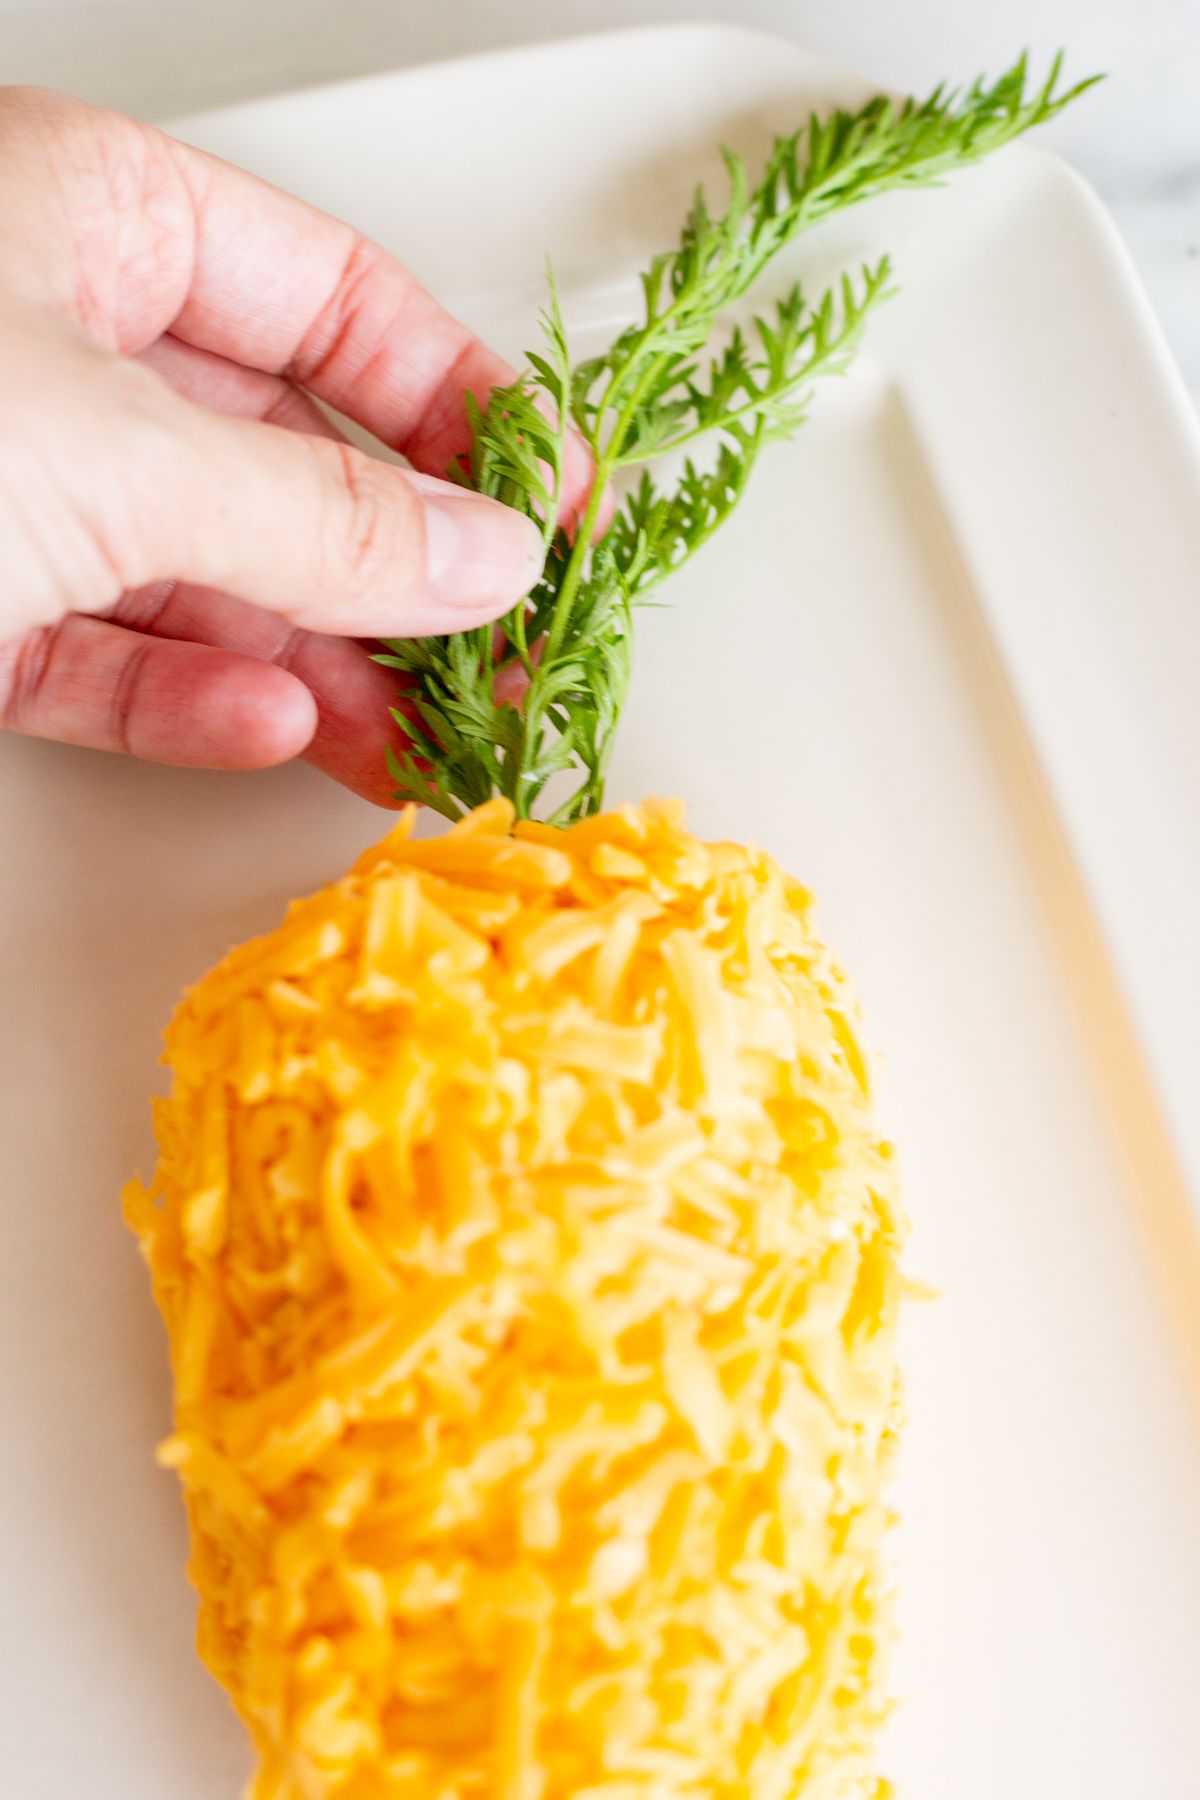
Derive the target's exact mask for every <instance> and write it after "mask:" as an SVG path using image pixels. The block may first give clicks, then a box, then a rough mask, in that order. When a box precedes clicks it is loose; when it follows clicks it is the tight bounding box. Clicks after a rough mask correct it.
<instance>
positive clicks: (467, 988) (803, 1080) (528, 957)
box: [126, 801, 904, 1800]
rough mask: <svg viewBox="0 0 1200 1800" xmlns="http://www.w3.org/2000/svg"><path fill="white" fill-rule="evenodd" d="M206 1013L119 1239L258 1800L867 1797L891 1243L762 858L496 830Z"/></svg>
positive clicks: (861, 1132)
mask: <svg viewBox="0 0 1200 1800" xmlns="http://www.w3.org/2000/svg"><path fill="white" fill-rule="evenodd" d="M412 824H413V821H412V818H411V816H409V815H405V816H404V817H403V818H402V819H401V820H400V822H399V824H398V826H397V828H396V829H395V830H394V831H393V832H392V833H391V834H390V835H389V836H388V837H387V838H385V839H384V841H383V842H382V843H381V844H380V845H378V846H377V847H375V848H374V849H373V850H371V851H369V852H368V853H367V854H366V855H365V856H363V857H362V858H361V859H360V861H359V862H358V864H357V865H356V866H355V868H354V869H353V870H351V871H350V873H349V874H347V875H346V876H345V877H343V878H342V879H341V880H339V881H336V882H334V883H333V884H332V885H330V886H329V887H327V888H325V889H324V890H323V891H322V892H320V893H318V894H315V895H313V896H312V897H311V898H309V899H307V900H303V901H300V902H298V903H296V904H295V905H294V906H293V907H292V908H291V910H290V911H289V913H288V915H287V918H286V919H285V920H284V921H283V923H282V924H281V925H280V926H279V928H278V929H277V930H276V931H275V932H273V933H271V934H270V935H269V936H267V937H265V938H262V939H259V940H258V941H257V942H255V943H252V944H249V945H247V946H245V947H243V948H241V949H238V950H235V951H233V952H232V953H231V955H229V956H228V957H227V958H226V959H225V961H224V962H223V963H221V964H220V966H219V967H217V968H216V969H214V970H213V971H212V973H211V974H209V975H208V976H207V977H206V978H205V979H204V980H203V981H202V982H200V984H199V985H198V986H197V987H195V988H194V989H192V991H191V992H190V993H189V994H188V995H187V996H186V998H185V999H184V1001H183V1003H182V1004H181V1006H180V1008H179V1010H178V1012H177V1014H176V1016H175V1019H174V1021H173V1023H172V1024H171V1027H170V1029H169V1031H168V1033H167V1040H166V1056H167V1061H168V1063H169V1065H170V1067H171V1070H172V1073H173V1088H172V1092H171V1095H170V1098H169V1099H168V1100H166V1101H163V1102H160V1103H159V1104H158V1107H157V1109H156V1128H157V1132H158V1139H159V1161H158V1167H157V1170H156V1172H155V1175H154V1178H153V1180H152V1182H151V1183H150V1184H148V1186H146V1187H143V1186H141V1185H140V1184H138V1183H136V1182H135V1183H131V1184H130V1186H129V1188H128V1190H127V1193H126V1211H127V1216H128V1218H129V1221H130V1224H131V1225H132V1227H133V1228H134V1229H135V1230H136V1232H137V1233H138V1236H139V1238H140V1240H141V1243H142V1247H143V1249H144V1252H145V1255H146V1257H147V1260H148V1262H149V1265H150V1269H151V1273H152V1276H153V1281H154V1287H155V1294H156V1298H157V1300H158V1304H159V1306H160V1308H161V1310H162V1313H163V1316H164V1318H165V1321H166V1325H167V1330H168V1334H169V1338H170V1344H171V1351H172V1358H173V1364H174V1370H175V1378H176V1419H175V1429H174V1432H173V1434H172V1436H171V1437H170V1438H169V1439H168V1440H167V1442H166V1443H165V1444H164V1445H163V1447H162V1450H161V1451H160V1460H161V1461H162V1463H163V1464H164V1465H165V1466H167V1467H169V1468H172V1469H174V1470H176V1471H177V1472H178V1475H179V1477H180V1480H181V1481H182V1483H183V1487H184V1490H185V1493H186V1496H187V1502H188V1512H189V1517H190V1523H191V1531H192V1544H193V1558H192V1576H193V1579H194V1581H195V1584H196V1587H197V1589H198V1591H199V1595H200V1627H199V1644H200V1649H201V1653H202V1655H203V1656H204V1658H205V1660H206V1661H207V1663H208V1664H209V1666H210V1668H211V1669H212V1670H213V1672H214V1673H215V1674H216V1676H217V1677H218V1679H219V1680H220V1681H221V1682H222V1683H223V1684H224V1685H225V1686H226V1688H227V1689H228V1691H229V1693H230V1695H231V1697H232V1699H233V1701H234V1703H235V1705H236V1706H237V1708H238V1711H239V1712H240V1713H241V1715H242V1717H243V1719H244V1720H245V1721H246V1724H247V1726H248V1727H249V1730H250V1733H251V1736H252V1738H253V1740H254V1744H255V1747H256V1750H257V1753H258V1765H257V1772H256V1774H255V1775H254V1777H253V1778H252V1780H251V1784H250V1787H249V1789H248V1794H249V1796H250V1797H251V1800H706V1797H708V1796H720V1797H721V1800H879V1797H880V1796H882V1795H883V1794H884V1793H885V1791H886V1784H884V1783H883V1782H882V1781H881V1780H880V1778H879V1777H878V1775H877V1773H876V1770H875V1748H876V1739H877V1735H878V1731H879V1727H880V1725H881V1723H882V1721H883V1719H884V1718H885V1716H886V1713H887V1710H888V1706H887V1700H886V1691H885V1686H884V1679H883V1664H884V1657H885V1653H886V1649H887V1645H888V1641H889V1637H890V1625H889V1608H888V1596H887V1575H886V1562H885V1539H886V1532H887V1526H888V1511H887V1505H886V1500H885V1487H886V1482H887V1478H888V1474H889V1470H890V1466H891V1463H892V1459H893V1449H894V1443H895V1438H896V1433H897V1428H898V1422H899V1412H900V1403H899V1390H898V1379H897V1372H896V1361H895V1354H894V1347H893V1338H894V1331H895V1325H896V1315H897V1310H898V1306H899V1303H900V1300H901V1297H902V1294H903V1292H904V1282H903V1280H902V1278H901V1276H900V1274H899V1267H898V1265H899V1255H900V1249H901V1245H902V1239H903V1234H904V1227H903V1221H902V1219H901V1216H900V1213H899V1210H898V1202H897V1196H896V1185H895V1176H894V1171H893V1162H892V1156H891V1152H890V1149H889V1146H888V1145H887V1144H886V1143H884V1142H883V1141H882V1140H881V1139H880V1137H879V1136H878V1133H877V1130H876V1127H875V1124H874V1122H873V1118H872V1115H871V1112H870V1110H869V1107H870V1102H869V1087H868V1079H867V1075H868V1064H867V1059H866V1058H865V1056H864V1054H863V1052H862V1050H861V1048H860V1045H859V1040H858V1035H857V1015H856V1011H855V1007H854V1002H853V999H852V996H851V995H850V993H849V991H848V989H847V985H846V982H845V980H844V978H843V976H842V975H841V973H840V971H839V970H838V968H837V966H836V965H835V964H834V962H833V961H832V959H831V958H830V956H829V954H828V952H827V951H826V950H825V949H824V947H823V946H822V944H821V943H820V941H819V940H818V938H817V937H816V935H815V934H814V930H813V924H812V909H811V900H810V897H809V895H808V894H807V893H806V892H805V890H804V889H802V888H801V887H799V886H798V885H797V884H796V883H795V882H793V881H792V880H790V879H789V878H788V877H787V876H786V875H784V874H783V873H782V871H781V870H780V869H779V868H778V867H777V866H776V865H775V864H774V863H773V862H772V861H771V860H770V858H769V857H767V856H765V855H764V854H762V853H760V852H758V851H755V850H752V849H746V848H742V847H740V846H738V845H731V844H720V845H706V844H704V843H701V842H700V841H698V840H697V839H696V838H695V837H693V836H692V835H691V834H690V833H689V832H688V830H687V828H686V826H685V823H684V821H683V816H682V812H681V809H679V808H678V807H676V806H674V805H672V804H670V803H666V802H648V803H647V804H645V805H643V806H640V807H623V808H621V809H620V810H618V811H616V812H613V813H610V814H605V815H602V816H600V817H598V818H593V819H589V820H587V821H586V822H584V823H582V824H579V825H576V826H573V827H570V828H569V829H566V830H563V831H558V830H551V829H550V828H548V827H545V826H533V825H524V824H517V825H514V822H513V818H512V813H511V809H510V808H508V807H507V806H506V805H505V803H503V802H499V801H493V802H490V803H489V804H488V805H487V806H484V807H481V808H479V809H478V810H477V811H476V812H475V813H473V814H472V815H470V816H469V817H468V818H466V819H464V820H463V821H462V822H461V823H460V824H459V825H457V826H456V827H454V828H453V829H452V830H451V831H450V832H449V833H448V834H445V835H443V836H441V837H437V838H432V839H430V838H422V839H418V838H415V837H414V836H413V835H412Z"/></svg>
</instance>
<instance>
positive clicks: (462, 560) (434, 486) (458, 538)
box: [417, 477, 545, 619]
mask: <svg viewBox="0 0 1200 1800" xmlns="http://www.w3.org/2000/svg"><path fill="white" fill-rule="evenodd" d="M417 485H418V488H419V491H420V492H421V493H422V494H423V497H424V501H425V509H424V510H425V591H424V593H423V594H422V595H421V599H422V601H423V602H424V604H425V606H426V607H429V608H437V607H439V606H440V607H445V608H447V609H449V610H450V611H452V612H465V613H471V614H472V615H474V617H475V618H477V619H483V618H499V616H500V615H501V614H502V613H505V612H508V611H509V609H510V608H511V607H513V606H515V605H516V603H517V601H518V600H520V598H521V597H522V595H523V594H527V593H528V592H529V590H530V588H531V587H532V586H533V584H534V582H535V581H536V580H537V578H538V576H539V575H540V573H541V569H542V562H543V560H544V554H545V553H544V548H543V545H542V535H541V532H540V531H539V530H538V528H537V526H536V525H535V524H534V523H533V520H532V519H527V518H526V517H525V516H524V514H523V513H519V512H516V511H514V509H513V508H512V507H511V506H503V505H502V504H501V503H500V501H498V500H487V499H485V498H484V497H483V495H481V494H473V493H471V492H470V491H469V490H468V489H466V488H462V489H458V488H453V487H450V486H449V485H448V484H447V483H445V482H432V481H430V482H428V483H427V481H426V480H422V479H421V478H419V477H418V478H417Z"/></svg>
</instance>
